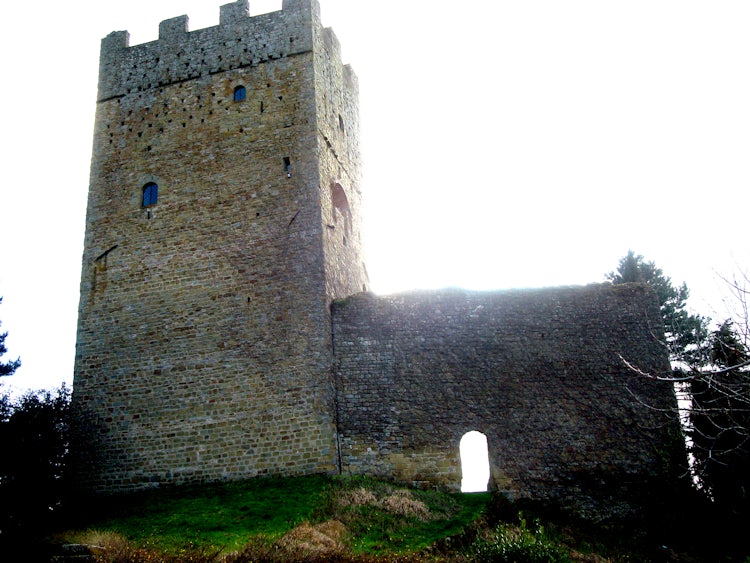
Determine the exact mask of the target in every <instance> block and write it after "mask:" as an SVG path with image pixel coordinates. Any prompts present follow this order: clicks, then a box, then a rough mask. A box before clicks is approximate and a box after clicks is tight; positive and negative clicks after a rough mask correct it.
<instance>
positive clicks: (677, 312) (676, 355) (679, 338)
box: [606, 250, 708, 367]
mask: <svg viewBox="0 0 750 563" xmlns="http://www.w3.org/2000/svg"><path fill="white" fill-rule="evenodd" d="M606 278H607V279H608V280H609V281H610V282H612V283H613V284H621V283H646V284H648V285H650V286H651V287H652V288H653V289H654V291H655V292H656V295H657V297H658V299H659V307H660V309H661V315H662V318H663V319H664V335H665V338H666V343H667V346H668V348H669V357H670V360H672V363H673V364H674V365H680V366H682V367H685V366H693V365H696V364H698V363H700V362H701V361H702V360H703V359H704V358H705V355H706V345H707V341H706V338H707V335H708V328H707V327H708V319H706V318H705V317H701V316H700V315H693V314H690V313H689V312H688V310H687V299H688V296H689V295H690V291H689V290H688V288H687V285H686V284H685V283H683V284H682V285H681V286H679V287H676V286H675V285H674V284H673V283H672V280H671V279H670V278H669V277H667V276H665V275H664V272H663V271H662V269H661V268H658V267H657V266H656V264H654V263H653V262H647V261H646V260H645V259H644V258H643V256H641V255H636V254H635V253H634V252H633V251H632V250H630V251H628V254H627V255H626V256H624V257H623V258H622V259H620V263H619V265H618V267H617V270H615V271H614V272H610V273H609V274H607V275H606Z"/></svg>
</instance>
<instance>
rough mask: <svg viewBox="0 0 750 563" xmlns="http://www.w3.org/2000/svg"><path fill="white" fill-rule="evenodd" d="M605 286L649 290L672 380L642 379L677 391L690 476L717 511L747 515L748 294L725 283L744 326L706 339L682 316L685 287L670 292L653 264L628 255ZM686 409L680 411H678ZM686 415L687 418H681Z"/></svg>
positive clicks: (699, 322)
mask: <svg viewBox="0 0 750 563" xmlns="http://www.w3.org/2000/svg"><path fill="white" fill-rule="evenodd" d="M606 278H607V279H608V280H609V281H611V282H612V283H629V282H642V283H647V284H649V285H650V286H651V287H653V288H654V290H655V292H656V294H657V296H658V299H659V305H660V307H661V313H662V318H663V319H664V332H665V338H666V343H667V345H668V347H669V352H670V359H671V360H672V365H673V370H674V371H673V372H672V374H671V375H670V374H650V376H652V377H653V376H657V375H658V378H659V379H661V380H663V381H664V382H665V384H667V385H677V386H678V388H679V391H680V394H681V396H682V397H685V399H686V401H683V404H681V405H680V406H679V407H678V409H680V410H681V411H682V412H680V413H676V414H678V415H679V416H681V418H682V420H683V421H684V422H685V423H686V424H685V427H684V430H685V433H686V435H687V438H688V445H689V449H690V453H691V454H692V458H693V467H692V468H693V472H694V474H695V475H696V476H697V477H698V479H699V481H700V484H701V486H702V488H703V489H704V490H705V491H706V492H707V493H708V494H709V495H710V496H711V498H712V499H713V500H714V501H715V502H716V503H717V504H719V505H721V506H724V507H726V508H728V509H730V510H731V511H732V512H735V513H736V512H740V513H743V514H745V515H750V350H748V346H747V344H748V334H749V333H750V331H749V330H748V325H749V323H748V315H747V311H748V306H747V305H748V302H747V296H748V291H747V290H746V289H745V287H746V286H744V285H740V284H737V283H736V281H735V282H734V283H733V289H734V290H735V291H734V294H735V297H736V298H737V299H738V301H739V307H737V309H738V310H740V311H744V312H745V313H744V318H741V319H728V320H725V321H724V322H722V323H721V324H719V325H718V327H717V328H716V329H715V330H713V331H710V330H709V329H708V325H709V322H710V319H708V318H706V317H701V316H699V315H694V314H691V313H689V312H688V310H687V298H688V295H689V291H688V288H687V285H686V284H684V283H683V284H682V285H681V286H679V287H675V286H674V285H673V284H672V281H671V279H670V278H669V277H667V276H665V275H664V272H663V271H662V270H661V269H660V268H658V267H657V266H656V265H655V264H654V263H653V262H648V261H646V260H645V259H644V258H643V256H640V255H636V254H635V253H634V252H632V251H630V252H628V254H627V255H626V256H625V257H623V258H622V259H621V260H620V263H619V266H618V268H617V270H616V271H614V272H610V273H609V274H607V275H606ZM685 402H687V405H686V404H685ZM685 411H687V412H685Z"/></svg>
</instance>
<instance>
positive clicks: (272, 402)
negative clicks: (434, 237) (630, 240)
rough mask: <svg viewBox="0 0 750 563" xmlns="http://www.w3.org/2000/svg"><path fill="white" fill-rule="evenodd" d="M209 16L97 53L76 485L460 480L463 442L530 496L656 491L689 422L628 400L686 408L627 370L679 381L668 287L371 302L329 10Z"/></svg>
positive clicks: (356, 165)
mask: <svg viewBox="0 0 750 563" xmlns="http://www.w3.org/2000/svg"><path fill="white" fill-rule="evenodd" d="M220 14H221V15H220V23H219V25H218V26H214V27H211V28H207V29H201V30H196V31H190V30H189V27H188V18H187V16H181V17H177V18H173V19H170V20H167V21H164V22H162V23H161V25H160V26H159V39H158V40H157V41H153V42H150V43H146V44H142V45H135V46H130V45H129V37H128V33H127V32H125V31H120V32H114V33H112V34H110V35H109V36H107V37H106V38H104V39H103V40H102V45H101V59H100V75H99V92H98V101H97V113H96V123H95V132H94V146H93V157H92V163H91V181H90V187H89V199H88V212H87V218H86V237H85V244H84V254H83V264H82V275H81V297H80V305H79V321H78V337H77V347H76V361H75V376H74V392H73V401H74V406H75V407H76V409H77V412H78V413H79V414H80V415H81V419H80V420H81V424H85V426H83V427H82V428H85V441H84V442H83V443H79V444H78V445H77V447H76V451H77V453H78V456H77V459H78V466H77V476H78V480H79V482H80V484H81V485H82V486H83V487H84V488H86V489H89V490H93V491H96V492H103V493H113V492H119V491H132V490H138V489H144V488H150V487H155V486H159V485H160V484H162V483H176V484H179V483H186V482H195V481H218V480H231V479H243V478H249V477H255V476H259V475H270V474H273V475H298V474H310V473H336V472H343V473H365V474H374V475H380V476H384V477H388V478H395V479H399V480H402V481H410V482H418V483H421V484H426V485H429V486H441V487H446V488H449V489H455V488H457V487H458V484H459V483H460V478H461V476H460V465H459V460H458V441H459V440H460V438H461V436H462V435H463V434H465V433H466V432H468V431H470V430H479V431H481V432H483V433H485V434H486V436H487V437H488V440H489V448H490V460H491V469H492V478H491V481H492V483H491V485H492V486H493V487H494V488H497V489H499V490H502V491H505V492H507V493H508V494H511V495H514V496H518V497H534V498H545V499H559V500H562V501H564V502H566V503H567V502H569V503H570V504H571V506H573V505H576V506H578V507H585V506H594V505H596V500H597V498H599V499H600V500H601V498H603V495H604V493H603V492H602V489H601V487H600V486H599V485H597V484H601V483H602V482H612V481H617V482H618V483H623V484H631V483H635V482H638V481H639V480H643V481H648V480H650V479H652V478H659V477H660V476H661V477H663V476H665V475H666V471H667V469H666V467H665V466H664V464H663V463H662V462H661V460H662V458H663V452H662V448H663V447H664V446H665V444H667V443H668V442H669V435H668V432H667V431H666V429H668V428H670V427H672V428H673V422H674V421H666V424H665V420H663V419H661V416H660V415H658V414H655V413H656V411H653V410H649V409H645V408H642V406H641V403H640V402H639V399H643V402H645V403H648V404H651V405H656V406H665V405H666V406H670V405H672V403H673V402H674V396H673V394H672V393H671V392H670V391H669V389H667V388H664V387H661V386H658V385H654V384H653V383H652V382H649V381H646V380H644V379H640V378H638V377H636V376H635V375H634V373H633V372H632V371H630V370H628V369H627V367H626V366H625V363H624V362H623V358H624V359H627V360H628V361H631V362H633V363H635V364H638V365H639V366H641V367H642V368H643V369H647V370H648V369H652V370H663V369H667V368H668V364H667V360H666V353H665V351H664V349H662V348H661V347H660V345H659V344H658V338H659V335H658V333H655V332H654V328H655V327H658V326H660V324H659V311H658V306H657V303H656V301H655V297H654V295H653V294H652V293H651V292H649V291H648V290H647V289H646V288H643V287H639V286H628V287H612V286H593V287H587V288H558V289H552V290H538V291H517V292H501V293H485V294H478V293H471V292H459V291H449V292H437V293H435V292H432V293H414V294H406V295H400V296H391V297H380V298H376V297H374V296H372V295H370V294H368V293H366V292H367V290H368V287H367V283H368V282H367V274H366V271H365V267H364V264H363V262H362V247H361V238H360V230H361V217H360V210H361V209H362V199H361V187H360V186H361V172H360V169H361V163H360V156H359V154H360V151H359V113H358V112H359V109H358V84H357V78H356V76H355V75H354V73H353V71H352V70H351V68H349V67H348V66H345V65H343V64H342V62H341V53H340V47H339V44H338V41H337V40H336V37H335V35H334V34H333V32H332V31H331V30H330V29H325V28H323V27H322V25H321V20H320V7H319V5H318V1H317V0H284V2H283V6H282V10H281V11H277V12H272V13H269V14H264V15H260V16H255V17H250V16H249V5H248V0H237V1H236V2H233V3H231V4H227V5H225V6H222V7H221V12H220ZM592 483H593V485H592ZM626 489H627V490H626ZM632 491H633V489H632V488H623V489H622V491H620V492H616V493H617V494H615V496H612V495H613V493H612V487H608V488H607V493H606V495H609V496H608V498H615V497H617V499H620V500H621V501H622V502H624V503H627V501H628V498H629V496H632V495H633V494H635V493H633V492H632ZM620 493H622V494H620ZM617 495H619V496H617ZM620 500H617V501H612V503H614V504H617V502H620ZM612 503H610V504H612Z"/></svg>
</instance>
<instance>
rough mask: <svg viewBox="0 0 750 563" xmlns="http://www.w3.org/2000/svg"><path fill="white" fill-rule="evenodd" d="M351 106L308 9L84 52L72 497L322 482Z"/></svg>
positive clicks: (359, 280)
mask: <svg viewBox="0 0 750 563" xmlns="http://www.w3.org/2000/svg"><path fill="white" fill-rule="evenodd" d="M238 86H243V87H244V88H245V89H246V98H245V99H244V100H241V101H234V91H235V88H236V87H238ZM357 97H358V92H357V82H356V77H355V76H354V74H353V73H352V72H351V69H349V68H347V67H344V66H343V65H342V63H341V57H340V49H339V46H338V43H337V41H336V39H335V36H334V35H333V33H332V32H331V31H330V30H326V29H323V28H322V27H321V24H320V18H319V7H318V3H317V1H316V0H286V1H285V2H284V9H283V10H282V11H279V12H274V13H270V14H264V15H261V16H257V17H253V18H251V17H248V16H247V1H246V0H244V1H243V0H240V1H238V2H235V3H234V4H229V5H227V6H224V7H222V11H221V24H220V25H218V26H215V27H212V28H208V29H202V30H198V31H195V32H188V31H187V20H186V18H184V17H183V18H175V19H172V20H168V21H166V22H163V23H162V25H161V26H160V38H159V40H158V41H155V42H152V43H146V44H144V45H137V46H134V47H129V46H128V44H127V33H126V32H118V33H115V34H113V35H111V36H109V37H107V38H105V39H104V40H103V42H102V51H101V68H100V82H99V101H98V105H97V115H96V125H95V134H94V151H93V158H92V165H91V185H90V189H89V201H88V214H87V222H86V239H85V250H84V256H83V268H82V277H81V301H80V306H79V325H78V337H77V351H76V363H75V379H74V389H75V391H74V400H75V404H76V405H77V407H78V408H79V410H80V411H82V412H85V413H86V414H87V415H88V417H89V419H90V420H91V421H92V426H93V430H92V431H91V433H90V435H89V436H87V438H88V440H89V443H90V445H91V448H90V449H91V452H90V453H91V454H92V455H91V456H90V457H89V459H88V460H84V462H83V463H82V464H81V479H82V480H83V481H84V482H85V483H87V485H88V486H90V487H92V488H94V489H97V490H107V491H116V490H121V489H122V490H129V489H137V488H144V487H152V486H155V485H157V484H158V483H159V482H162V481H168V482H183V481H193V480H201V479H236V478H242V477H250V476H254V475H263V474H269V473H273V474H297V473H311V472H321V471H322V472H329V471H333V470H334V469H335V467H336V456H335V454H336V450H335V428H334V418H333V413H334V409H333V386H332V383H331V370H330V366H331V346H330V329H329V326H330V322H329V316H330V313H329V303H330V300H331V299H333V298H336V297H343V296H346V295H349V294H351V293H354V292H358V291H361V290H362V288H363V286H366V274H365V272H364V266H363V264H362V261H361V258H360V235H359V232H360V224H359V209H360V207H361V205H360V194H359V182H360V172H359V165H360V163H359V156H358V155H359V148H358V138H359V130H358V129H359V120H358V102H357ZM150 182H153V183H156V184H157V185H158V202H157V203H156V204H155V205H150V206H147V207H144V206H143V205H142V195H143V189H144V187H145V186H146V185H147V184H148V183H150Z"/></svg>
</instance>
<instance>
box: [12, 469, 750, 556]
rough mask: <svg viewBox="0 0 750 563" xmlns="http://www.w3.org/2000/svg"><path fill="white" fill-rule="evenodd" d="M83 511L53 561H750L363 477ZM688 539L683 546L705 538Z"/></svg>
mask: <svg viewBox="0 0 750 563" xmlns="http://www.w3.org/2000/svg"><path fill="white" fill-rule="evenodd" d="M78 508H79V510H78V512H79V515H78V516H77V517H76V519H75V520H73V519H72V517H71V519H70V520H69V525H70V529H69V530H66V531H63V532H60V533H58V534H57V535H55V536H54V537H53V538H52V539H51V543H53V544H55V546H56V547H55V549H56V550H57V551H58V552H60V550H61V546H62V545H63V544H87V545H89V546H95V547H92V548H91V549H90V550H91V551H92V552H93V553H94V554H95V555H96V560H97V561H101V562H104V563H138V562H154V563H156V562H161V563H183V562H186V563H248V562H251V561H252V562H282V561H284V562H286V561H306V562H322V561H331V562H341V563H343V562H362V563H373V562H381V563H382V562H396V561H398V562H408V561H431V562H451V563H464V562H467V561H492V562H515V563H565V562H570V561H583V562H590V563H605V562H625V561H627V562H648V561H651V562H667V561H686V562H695V561H712V562H718V561H726V562H729V561H739V562H742V563H750V559H745V558H744V556H745V555H747V553H749V552H750V550H748V551H745V550H744V548H743V547H742V545H743V544H742V540H740V544H739V551H735V555H734V556H728V555H726V554H722V555H719V552H720V551H725V550H721V547H722V546H721V545H717V543H716V541H717V540H718V536H717V535H715V534H713V533H711V534H710V537H709V536H708V535H707V536H706V538H705V539H706V540H707V541H708V543H707V545H708V551H707V553H709V555H705V554H704V555H703V556H695V555H691V556H688V555H686V550H685V549H684V547H683V548H682V549H678V548H675V547H674V546H673V544H672V543H671V541H669V542H665V541H664V540H665V537H667V535H665V531H666V530H667V528H668V526H667V525H666V523H664V522H651V523H648V522H645V521H644V522H643V527H642V528H641V529H640V530H635V529H633V528H631V529H627V530H626V529H624V528H621V527H613V526H611V525H605V524H604V523H599V524H597V525H592V524H590V523H589V524H584V523H581V522H574V521H572V520H571V519H570V518H569V517H566V516H563V515H560V514H554V512H550V511H549V507H547V510H546V511H541V509H540V508H539V507H531V506H523V507H521V506H519V505H515V504H512V503H509V502H508V501H506V500H504V499H503V498H502V497H501V496H499V495H490V494H486V493H485V494H446V493H441V492H436V491H423V490H414V489H408V488H405V487H403V486H400V485H395V484H393V483H387V482H383V481H378V480H374V479H370V478H358V477H346V478H344V477H326V476H310V477H299V478H283V479H282V478H263V479H253V480H250V481H245V482H235V483H226V484H216V485H204V486H195V487H180V488H171V489H162V490H157V491H153V492H149V493H142V494H135V495H128V496H121V497H110V498H107V499H106V500H105V501H104V502H100V503H98V505H97V506H86V507H83V506H79V507H78ZM687 518H688V516H686V519H687ZM690 519H692V518H690ZM683 521H685V520H683ZM695 529H696V530H697V529H703V531H704V532H706V531H707V529H706V528H697V527H696V528H695ZM649 530H650V531H649ZM685 532H686V530H683V533H682V534H681V535H682V536H683V537H686V538H687V539H688V540H689V541H688V543H690V542H692V541H693V540H695V539H696V538H697V537H698V535H697V534H695V533H690V531H689V530H687V533H685ZM732 536H736V534H732ZM724 537H728V536H726V535H725V536H724ZM672 539H674V538H672ZM737 539H739V537H738V538H737ZM719 541H721V540H719ZM2 555H3V554H0V560H6V559H3V556H2ZM12 560H13V561H15V560H18V561H32V560H35V559H30V558H28V557H27V558H26V559H23V558H22V559H12ZM44 560H45V561H49V557H47V558H46V559H44Z"/></svg>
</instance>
